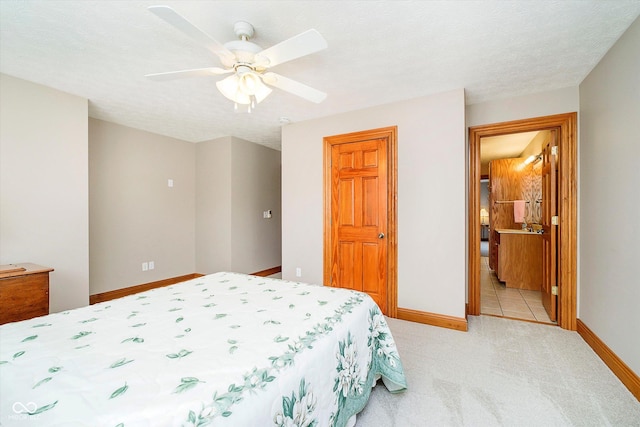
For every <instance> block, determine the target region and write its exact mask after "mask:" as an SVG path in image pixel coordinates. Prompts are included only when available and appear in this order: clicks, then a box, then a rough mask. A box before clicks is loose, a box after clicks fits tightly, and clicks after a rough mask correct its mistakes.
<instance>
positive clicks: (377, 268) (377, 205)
mask: <svg viewBox="0 0 640 427" xmlns="http://www.w3.org/2000/svg"><path fill="white" fill-rule="evenodd" d="M325 143H326V144H328V147H327V148H326V150H330V151H329V152H327V157H328V160H329V162H330V164H329V165H326V166H327V168H328V171H330V175H329V182H326V183H325V185H328V186H329V188H328V190H329V191H328V194H325V197H327V196H328V197H329V198H330V204H329V203H327V204H326V206H327V207H328V208H329V212H328V213H327V216H326V218H327V219H328V221H329V224H325V245H328V247H326V248H325V285H329V286H335V287H341V288H348V289H354V290H357V291H361V292H366V293H367V294H369V295H370V296H371V297H372V298H373V300H374V301H375V302H376V303H377V304H378V306H379V307H380V310H381V311H382V312H383V313H384V314H389V311H390V310H389V309H390V307H389V303H388V302H389V295H388V294H389V290H388V287H389V280H388V276H389V275H388V270H389V256H388V255H389V242H390V239H389V235H388V234H389V231H390V230H389V211H390V209H389V207H390V200H389V191H388V190H389V182H388V181H389V176H388V172H389V165H390V162H389V159H388V154H389V143H390V141H389V138H388V136H386V135H382V136H381V135H380V134H379V132H378V131H371V133H368V132H359V133H357V134H349V135H343V136H340V135H339V136H336V137H330V138H325ZM326 190H327V189H325V191H326ZM325 222H326V220H325ZM327 235H328V237H329V239H326V237H327ZM327 255H328V257H327ZM394 292H395V290H394ZM391 311H392V312H393V308H392V310H391Z"/></svg>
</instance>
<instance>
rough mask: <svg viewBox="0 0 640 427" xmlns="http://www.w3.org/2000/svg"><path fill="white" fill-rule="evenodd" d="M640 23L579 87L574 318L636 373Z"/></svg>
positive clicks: (639, 333) (639, 363)
mask: <svg viewBox="0 0 640 427" xmlns="http://www.w3.org/2000/svg"><path fill="white" fill-rule="evenodd" d="M638 46H640V19H636V21H635V23H634V24H632V25H631V27H630V28H629V29H628V30H627V31H626V33H624V34H623V36H622V37H621V38H620V39H619V40H618V42H617V43H616V44H615V45H614V46H613V47H612V48H611V50H609V52H608V53H607V54H606V55H605V57H604V58H603V59H602V60H601V62H600V63H599V64H598V65H597V66H596V67H595V69H594V70H593V71H592V72H591V73H590V74H589V75H588V76H587V77H586V78H585V79H584V81H583V82H582V83H581V84H580V205H579V211H580V222H579V224H580V263H579V274H580V292H579V302H580V310H579V318H580V319H581V320H582V321H583V322H584V323H585V324H586V325H587V326H588V327H589V328H590V329H591V330H593V332H594V333H595V334H596V335H597V336H598V337H599V338H600V339H602V340H603V341H604V342H605V344H607V346H609V348H611V350H613V352H614V353H616V354H617V355H618V356H619V357H620V358H621V359H622V360H623V361H624V362H625V363H626V364H627V365H628V366H629V367H630V368H631V369H632V370H634V371H635V373H636V374H640V351H638V337H640V310H638V304H639V303H640V286H639V285H638V284H639V283H640V264H639V263H638V260H640V222H639V221H638V218H639V217H640V190H638V184H640V168H639V167H638V159H640V136H639V135H640V126H638V120H639V118H640V78H639V77H638V76H640V49H638Z"/></svg>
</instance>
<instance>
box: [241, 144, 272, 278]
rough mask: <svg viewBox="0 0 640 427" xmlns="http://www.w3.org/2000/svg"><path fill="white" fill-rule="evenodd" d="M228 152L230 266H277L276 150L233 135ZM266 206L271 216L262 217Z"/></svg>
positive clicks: (250, 270) (251, 269)
mask: <svg viewBox="0 0 640 427" xmlns="http://www.w3.org/2000/svg"><path fill="white" fill-rule="evenodd" d="M231 153H232V162H231V164H232V171H231V176H232V185H231V204H232V209H233V212H232V215H231V230H232V239H231V269H232V270H233V271H239V272H243V273H253V272H256V271H261V270H265V269H268V268H272V267H277V266H280V265H281V263H282V227H281V218H282V214H281V203H282V202H281V189H282V183H281V170H282V168H281V163H280V161H281V160H280V159H281V156H280V151H277V150H273V149H271V148H267V147H264V146H262V145H258V144H254V143H252V142H248V141H245V140H242V139H239V138H233V141H232V145H231ZM266 210H270V211H271V213H272V216H271V218H268V219H265V218H263V214H262V213H263V212H264V211H266Z"/></svg>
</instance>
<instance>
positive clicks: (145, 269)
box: [142, 262, 149, 271]
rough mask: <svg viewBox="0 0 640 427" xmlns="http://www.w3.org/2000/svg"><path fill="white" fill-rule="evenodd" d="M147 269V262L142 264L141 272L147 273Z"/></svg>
mask: <svg viewBox="0 0 640 427" xmlns="http://www.w3.org/2000/svg"><path fill="white" fill-rule="evenodd" d="M148 269H149V263H148V262H143V263H142V271H147V270H148Z"/></svg>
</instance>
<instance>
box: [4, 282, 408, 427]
mask: <svg viewBox="0 0 640 427" xmlns="http://www.w3.org/2000/svg"><path fill="white" fill-rule="evenodd" d="M380 378H381V379H382V382H383V383H384V385H385V386H386V388H387V389H388V390H389V391H390V392H392V393H395V392H400V391H403V390H405V388H406V381H405V377H404V372H403V368H402V364H401V361H400V358H399V355H398V352H397V349H396V345H395V342H394V340H393V337H392V335H391V333H390V330H389V328H388V326H387V323H386V321H385V318H384V316H383V315H382V314H381V313H380V309H379V308H378V306H377V305H376V304H375V303H374V302H373V300H372V299H371V298H370V297H369V296H368V295H366V294H363V293H360V292H356V291H351V290H346V289H336V288H331V287H324V286H317V285H309V284H303V283H297V282H290V281H285V280H278V279H270V278H263V277H257V276H250V275H243V274H238V273H228V272H222V273H216V274H212V275H208V276H203V277H201V278H197V279H193V280H189V281H186V282H182V283H179V284H176V285H172V286H168V287H164V288H158V289H153V290H151V291H147V292H144V293H140V294H136V295H131V296H128V297H124V298H120V299H118V300H113V301H108V302H104V303H100V304H95V305H91V306H88V307H83V308H79V309H75V310H70V311H65V312H62V313H56V314H51V315H48V316H44V317H38V318H34V319H30V320H25V321H22V322H16V323H9V324H6V325H3V326H0V396H1V398H0V414H1V415H0V425H3V426H9V425H26V423H25V421H26V420H37V425H42V426H45V425H56V426H58V425H59V426H75V425H78V426H81V425H90V426H97V425H100V426H111V427H116V426H118V427H130V426H202V425H212V426H236V427H237V426H260V427H262V426H291V425H296V426H316V427H320V426H338V427H343V426H350V425H353V424H354V423H355V420H356V417H355V416H356V414H357V413H358V412H360V411H361V410H362V409H363V408H364V406H365V404H366V402H367V400H368V398H369V394H370V391H371V388H372V387H373V386H374V385H375V384H376V382H377V380H378V379H380ZM33 425H35V424H33Z"/></svg>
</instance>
